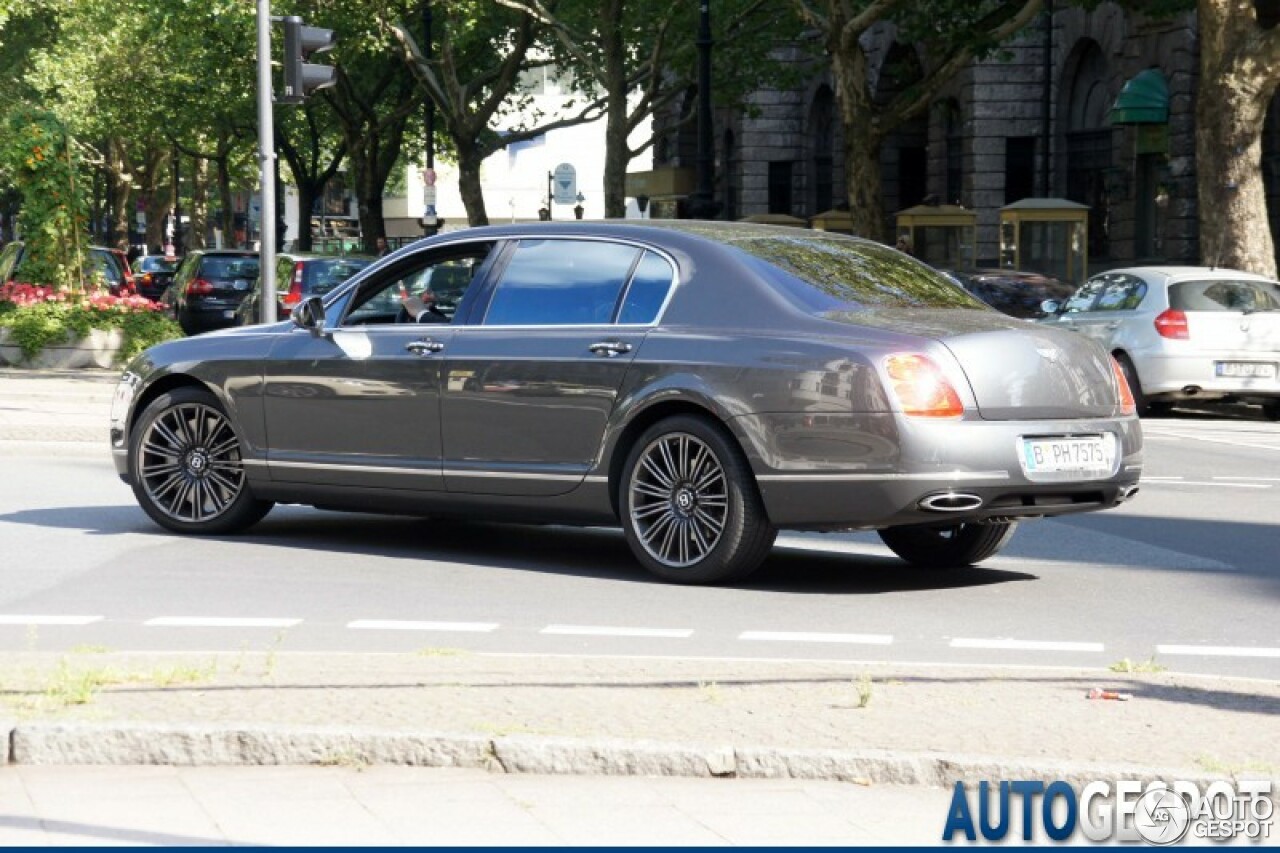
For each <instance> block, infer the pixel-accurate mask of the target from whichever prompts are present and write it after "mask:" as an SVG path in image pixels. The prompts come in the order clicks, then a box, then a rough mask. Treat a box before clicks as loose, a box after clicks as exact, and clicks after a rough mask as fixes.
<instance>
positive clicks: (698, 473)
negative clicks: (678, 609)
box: [618, 415, 777, 584]
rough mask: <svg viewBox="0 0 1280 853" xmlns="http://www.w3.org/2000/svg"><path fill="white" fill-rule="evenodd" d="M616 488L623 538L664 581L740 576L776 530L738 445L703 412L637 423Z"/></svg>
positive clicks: (756, 563) (713, 580)
mask: <svg viewBox="0 0 1280 853" xmlns="http://www.w3.org/2000/svg"><path fill="white" fill-rule="evenodd" d="M618 490H619V496H618V498H619V499H618V506H619V508H620V514H621V516H622V529H623V531H624V532H625V534H626V537H627V544H628V545H630V546H631V550H632V552H633V553H634V554H635V556H636V559H637V560H639V562H640V563H641V565H643V566H644V567H645V568H646V569H648V570H649V571H650V572H652V573H653V574H655V575H657V576H658V577H660V578H663V579H664V580H669V581H674V582H675V583H684V584H711V583H723V582H727V581H733V580H740V579H742V578H744V577H746V576H747V575H749V574H750V573H751V572H753V571H755V570H756V568H758V567H759V565H760V563H761V562H762V561H763V560H764V558H765V555H767V554H768V553H769V549H770V548H772V547H773V540H774V539H775V538H776V537H777V530H776V529H775V528H774V527H773V525H772V524H771V523H770V522H769V518H768V516H767V514H766V513H765V510H764V504H763V502H762V501H761V499H760V493H759V491H758V490H757V488H756V483H755V478H754V477H753V476H752V474H751V468H750V466H749V465H748V464H747V460H746V458H745V457H744V456H743V454H742V450H741V449H740V448H739V447H738V445H737V444H736V443H735V442H734V441H733V439H732V438H731V437H730V436H728V435H727V434H726V433H725V431H724V430H723V429H722V428H721V427H720V426H719V425H717V424H715V423H712V422H711V421H709V420H707V419H705V418H701V417H696V416H692V415H677V416H674V417H670V418H666V419H665V420H662V421H659V422H658V423H656V424H654V425H653V426H651V427H649V428H648V429H647V430H645V431H644V433H643V434H642V435H641V436H640V438H639V440H638V441H636V442H635V444H634V445H633V446H632V447H631V450H630V452H629V453H628V454H627V459H626V462H625V463H624V465H623V469H622V476H621V478H620V481H619V483H618Z"/></svg>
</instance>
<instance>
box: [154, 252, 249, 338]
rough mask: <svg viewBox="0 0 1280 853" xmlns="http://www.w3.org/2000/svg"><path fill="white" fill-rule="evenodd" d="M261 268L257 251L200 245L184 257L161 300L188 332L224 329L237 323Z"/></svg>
mask: <svg viewBox="0 0 1280 853" xmlns="http://www.w3.org/2000/svg"><path fill="white" fill-rule="evenodd" d="M258 272H259V270H258V253H257V252H246V251H240V250H236V249H197V250H195V251H193V252H189V253H188V254H187V255H186V257H184V258H183V259H182V263H181V264H179V265H178V269H177V271H176V272H174V274H173V281H172V282H171V283H170V284H169V287H168V288H166V290H165V292H164V295H163V296H162V297H161V299H160V301H161V302H162V303H164V305H165V306H166V307H167V308H168V310H169V312H170V313H171V314H172V315H173V318H174V319H175V320H177V321H178V325H179V326H181V327H182V331H184V332H186V333H187V334H188V335H195V334H198V333H200V332H207V331H211V330H213V329H225V328H226V327H228V326H233V325H235V322H236V320H235V318H236V309H237V308H239V307H240V303H241V302H242V301H244V299H245V297H247V296H248V295H249V291H250V289H251V288H252V287H253V282H254V281H256V280H257V278H258Z"/></svg>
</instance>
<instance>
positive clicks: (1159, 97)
mask: <svg viewBox="0 0 1280 853" xmlns="http://www.w3.org/2000/svg"><path fill="white" fill-rule="evenodd" d="M1167 121H1169V85H1168V84H1167V83H1166V82H1165V80H1164V74H1162V73H1160V69H1159V68H1148V69H1147V70H1146V71H1139V72H1138V73H1137V74H1136V75H1134V76H1133V78H1132V79H1131V80H1129V82H1128V83H1125V84H1124V88H1123V89H1121V90H1120V95H1119V97H1117V98H1116V102H1115V105H1114V106H1112V107H1111V123H1112V124H1164V123H1166V122H1167Z"/></svg>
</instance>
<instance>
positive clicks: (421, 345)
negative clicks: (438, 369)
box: [404, 340, 444, 356]
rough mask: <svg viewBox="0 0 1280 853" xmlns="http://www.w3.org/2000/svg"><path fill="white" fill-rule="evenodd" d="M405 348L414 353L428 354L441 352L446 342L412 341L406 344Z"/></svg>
mask: <svg viewBox="0 0 1280 853" xmlns="http://www.w3.org/2000/svg"><path fill="white" fill-rule="evenodd" d="M404 348H405V349H406V350H408V351H409V352H411V353H413V354H414V355H421V356H428V355H431V353H433V352H440V350H442V349H444V344H442V343H440V342H439V341H431V340H427V341H410V342H409V343H407V344H405V345H404Z"/></svg>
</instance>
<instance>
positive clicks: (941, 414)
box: [884, 353, 964, 418]
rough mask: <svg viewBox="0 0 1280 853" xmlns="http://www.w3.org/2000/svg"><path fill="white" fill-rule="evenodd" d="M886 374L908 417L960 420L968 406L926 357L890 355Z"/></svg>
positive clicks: (910, 354) (885, 365) (885, 362)
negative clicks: (965, 407)
mask: <svg viewBox="0 0 1280 853" xmlns="http://www.w3.org/2000/svg"><path fill="white" fill-rule="evenodd" d="M884 369H885V372H886V373H888V374H889V380H890V381H889V387H890V388H891V389H893V393H894V396H895V397H897V398H898V404H899V405H901V406H902V411H903V413H904V414H907V415H910V416H912V417H916V418H958V417H960V416H961V415H963V414H964V404H963V403H961V402H960V395H959V394H957V393H956V389H955V388H953V387H951V383H950V382H948V381H947V378H946V377H945V376H943V374H942V371H941V370H939V369H938V366H937V365H936V364H934V363H933V362H932V361H930V360H929V359H928V358H926V357H925V356H923V355H918V354H916V353H899V354H895V355H890V356H886V357H885V360H884Z"/></svg>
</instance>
